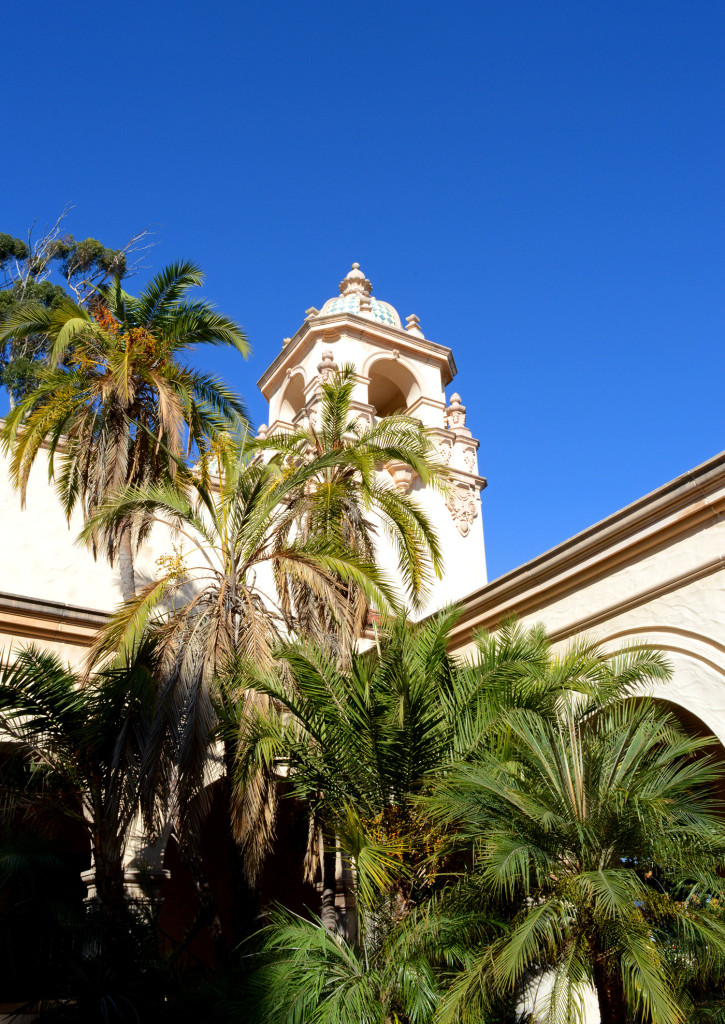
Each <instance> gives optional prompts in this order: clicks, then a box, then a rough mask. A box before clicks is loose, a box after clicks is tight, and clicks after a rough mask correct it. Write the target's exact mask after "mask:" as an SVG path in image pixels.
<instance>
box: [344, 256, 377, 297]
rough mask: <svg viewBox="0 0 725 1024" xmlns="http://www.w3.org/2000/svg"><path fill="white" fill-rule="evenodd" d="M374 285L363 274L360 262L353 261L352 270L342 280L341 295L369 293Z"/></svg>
mask: <svg viewBox="0 0 725 1024" xmlns="http://www.w3.org/2000/svg"><path fill="white" fill-rule="evenodd" d="M372 290H373V286H372V284H371V283H370V281H368V279H367V278H366V277H365V275H364V274H363V272H362V270H361V269H360V264H359V263H353V265H352V270H351V271H350V273H349V274H348V275H347V277H344V278H343V279H342V281H340V294H341V295H369V294H370V293H371V292H372Z"/></svg>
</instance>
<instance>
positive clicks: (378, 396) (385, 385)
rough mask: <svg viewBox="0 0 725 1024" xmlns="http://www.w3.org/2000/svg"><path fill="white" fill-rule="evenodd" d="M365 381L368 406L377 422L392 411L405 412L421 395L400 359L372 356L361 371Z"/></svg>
mask: <svg viewBox="0 0 725 1024" xmlns="http://www.w3.org/2000/svg"><path fill="white" fill-rule="evenodd" d="M364 376H366V377H367V378H368V381H369V383H368V403H369V404H370V405H371V406H373V408H374V409H375V415H376V416H377V417H378V419H383V418H384V417H385V416H390V415H391V413H394V412H405V411H406V410H407V409H409V408H410V407H411V406H412V405H413V404H414V403H415V402H416V401H417V400H418V399H419V398H420V397H421V395H422V394H423V388H422V387H421V384H420V381H419V380H418V377H417V376H416V374H415V373H414V371H413V370H412V369H411V367H410V366H409V365H408V364H407V363H406V362H404V361H403V360H402V359H400V358H397V359H396V358H395V357H392V358H391V357H390V356H388V355H386V354H385V353H378V354H374V355H372V356H371V357H370V359H368V361H367V364H366V366H365V369H364Z"/></svg>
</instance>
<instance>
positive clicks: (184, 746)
mask: <svg viewBox="0 0 725 1024" xmlns="http://www.w3.org/2000/svg"><path fill="white" fill-rule="evenodd" d="M330 461H331V460H330ZM180 469H181V467H180ZM210 470H214V471H215V473H216V474H217V475H216V480H215V482H213V486H212V484H210V482H209V480H210V476H209V473H210ZM319 471H320V467H319V464H318V463H315V464H314V465H312V464H308V463H303V464H302V465H300V466H298V467H297V468H291V469H290V468H289V467H283V466H281V465H280V460H278V459H272V460H270V461H268V462H264V461H262V460H261V459H260V458H259V457H257V455H256V451H255V448H254V447H253V446H250V444H249V442H248V440H247V438H246V437H245V436H244V435H239V436H237V437H232V436H231V435H224V434H221V435H217V437H216V438H215V440H214V441H213V442H212V445H211V448H210V451H209V453H208V455H207V456H205V457H204V458H203V459H202V461H201V465H200V466H199V469H198V472H197V475H196V476H195V477H194V478H193V481H192V482H193V488H191V490H190V491H189V493H185V492H184V491H183V490H181V489H180V488H178V487H176V486H173V485H171V484H159V485H156V486H154V487H146V488H135V487H130V488H127V489H126V490H124V491H121V492H119V493H117V494H116V495H115V497H114V498H113V499H112V500H109V502H108V503H107V504H106V505H104V506H102V507H101V508H100V509H99V511H98V512H97V513H96V514H95V516H93V517H92V518H91V519H90V520H89V521H88V523H87V524H86V527H85V535H86V536H88V535H91V534H92V532H93V531H95V530H97V529H102V530H110V529H112V528H113V526H114V524H115V523H117V522H119V521H126V520H128V519H131V518H134V517H148V519H149V521H154V522H160V523H163V524H165V525H166V526H167V527H168V528H169V529H172V530H173V531H175V532H176V534H177V535H178V536H179V537H180V538H181V540H182V544H183V547H182V548H178V549H177V550H176V551H175V553H174V554H173V555H168V556H166V559H164V557H163V556H162V559H161V561H162V562H164V561H165V568H164V569H163V570H162V571H161V574H160V576H159V578H158V579H157V580H155V581H152V582H151V583H150V584H148V585H147V586H146V587H145V588H144V589H143V590H142V591H141V592H140V593H139V594H138V596H137V597H136V599H135V600H133V601H129V602H127V603H126V604H125V605H124V606H122V607H121V608H120V609H119V611H118V612H117V613H116V615H115V616H113V617H112V619H111V620H110V622H109V624H108V626H107V627H105V628H104V629H103V630H102V631H101V633H100V634H99V638H98V640H97V643H96V644H95V646H94V648H93V649H92V652H91V658H92V660H93V661H94V662H95V663H99V662H103V661H104V660H106V659H109V658H110V659H112V660H113V659H116V662H117V663H118V664H123V663H125V662H126V661H127V660H128V659H129V658H133V656H134V652H135V651H136V649H137V647H138V645H139V644H140V643H141V642H142V639H143V638H144V637H145V638H146V639H147V640H148V642H149V644H150V645H151V646H152V647H153V649H154V651H155V655H154V665H155V671H156V675H157V678H158V679H159V680H160V681H161V682H160V690H159V698H158V704H157V713H156V725H155V729H154V731H153V733H152V735H151V737H150V746H149V751H148V758H149V762H150V763H152V764H155V765H157V766H158V770H159V772H160V773H161V775H160V778H162V781H163V785H164V786H166V785H168V786H171V787H172V788H173V793H174V801H173V805H172V814H173V815H174V816H175V818H176V824H177V828H178V830H179V834H180V836H181V839H182V843H184V844H185V854H186V855H187V858H194V857H195V843H196V837H197V836H198V834H199V829H200V827H201V823H202V821H203V820H204V817H205V815H206V813H207V811H208V806H209V797H210V794H209V790H208V783H209V782H210V778H211V777H210V764H212V755H213V754H214V752H215V750H218V747H217V746H216V744H217V742H218V741H217V738H216V730H217V727H218V724H219V713H220V710H221V708H222V707H223V704H224V702H225V701H228V700H229V699H231V700H232V701H235V700H237V699H238V697H239V695H238V694H231V695H230V694H229V692H228V689H227V691H225V692H224V693H222V689H221V688H220V685H219V681H218V680H219V676H221V675H223V673H224V670H225V669H226V667H227V665H228V663H229V662H230V660H231V659H232V658H233V657H245V658H247V659H249V660H250V661H252V662H253V663H255V664H257V665H262V666H265V667H270V666H271V664H272V660H273V650H274V646H275V644H276V643H277V642H278V641H279V636H280V630H281V629H283V628H284V629H287V630H294V629H295V628H296V621H295V619H294V616H293V615H291V614H290V610H289V609H281V608H280V607H279V605H278V604H277V603H276V602H275V593H274V580H275V578H276V579H277V580H278V581H281V586H283V587H285V586H287V585H288V581H289V580H295V581H303V582H304V585H305V586H306V587H308V588H309V589H310V590H311V591H312V592H313V593H314V594H316V595H317V596H318V597H319V599H320V600H321V601H324V602H325V604H326V606H327V607H328V608H329V609H330V611H331V615H333V616H334V617H336V618H339V619H340V620H341V621H342V620H344V619H345V617H346V616H348V615H349V608H348V604H347V600H346V593H345V588H346V587H347V586H349V585H350V584H354V585H355V586H357V587H359V588H360V589H361V590H363V591H364V592H365V593H366V595H368V597H369V598H370V599H371V600H374V601H375V602H376V603H377V604H378V606H379V607H384V608H390V607H392V606H393V602H394V600H395V595H394V592H393V589H392V586H391V585H390V583H389V581H387V579H386V577H385V575H384V573H382V572H381V571H380V570H379V569H378V568H377V567H376V566H375V565H374V564H373V563H368V562H366V561H365V560H364V559H362V558H360V557H359V556H358V555H357V554H354V553H351V552H348V551H345V550H344V549H341V548H340V547H338V546H337V545H336V544H335V543H333V542H332V541H327V540H321V539H319V538H303V537H299V536H298V537H296V538H295V537H291V536H290V534H291V530H290V524H291V523H293V522H294V521H295V519H296V517H297V515H298V502H297V498H296V495H297V494H298V492H299V490H300V489H304V486H305V483H306V482H309V481H310V480H312V479H313V478H314V475H315V473H317V472H319ZM187 476H188V474H187ZM192 494H193V496H192ZM341 631H342V632H346V631H349V626H342V625H341ZM239 699H241V698H239ZM232 742H233V741H232ZM225 755H226V757H225V760H226V766H227V767H229V766H231V763H232V760H233V745H232V746H230V744H229V743H227V745H226V748H225ZM169 772H171V775H170V774H169ZM164 773H165V774H164ZM200 894H201V895H203V892H202V890H201V888H200Z"/></svg>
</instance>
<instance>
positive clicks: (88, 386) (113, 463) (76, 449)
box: [0, 262, 249, 600]
mask: <svg viewBox="0 0 725 1024" xmlns="http://www.w3.org/2000/svg"><path fill="white" fill-rule="evenodd" d="M202 281H203V276H202V273H201V271H200V270H199V268H198V267H197V266H195V265H194V264H193V263H190V262H180V263H175V264H172V265H170V266H168V267H166V268H165V269H164V270H162V271H160V273H158V274H157V275H156V276H155V277H154V278H153V279H152V280H151V281H150V282H149V284H148V285H147V286H146V287H145V288H144V289H143V291H142V292H141V294H140V295H139V296H138V297H137V298H136V297H133V296H131V295H129V294H127V293H126V292H125V291H124V290H123V289H122V287H121V282H120V278H119V277H116V278H115V280H114V282H113V283H112V284H110V285H102V286H100V287H98V288H97V289H96V290H95V292H94V293H93V295H94V297H93V298H92V299H91V300H90V301H89V302H88V303H86V304H85V305H79V304H78V303H76V302H73V301H72V300H71V299H70V298H69V297H64V298H62V299H60V300H59V301H58V303H57V304H56V305H54V306H51V307H47V306H43V305H40V304H38V303H30V304H28V305H24V306H22V307H21V308H19V309H17V310H16V311H15V312H13V313H12V314H11V315H10V316H9V317H8V318H7V319H6V320H5V322H4V324H3V325H2V328H1V329H0V344H2V343H3V341H5V340H6V339H9V338H14V339H22V338H23V337H26V336H32V335H38V334H44V335H47V336H48V338H49V339H50V342H51V347H50V362H49V365H48V366H47V367H44V368H42V369H40V370H39V371H38V384H37V387H35V388H34V390H32V391H31V392H30V393H29V394H27V395H26V396H25V397H24V398H23V399H22V400H21V401H20V402H19V403H18V404H17V406H16V407H15V408H14V409H13V410H12V411H11V413H10V415H9V416H8V417H7V418H6V420H5V423H4V426H3V428H2V432H1V434H0V438H1V440H2V444H3V446H4V448H5V450H6V451H7V450H9V451H10V452H11V456H12V457H11V475H12V479H13V481H14V483H15V486H16V487H17V488H18V489H19V490H20V493H21V497H22V500H23V502H25V499H26V495H27V486H28V478H29V475H30V471H31V469H32V467H33V465H34V463H35V461H36V459H37V457H38V455H39V453H40V451H41V450H42V449H46V450H47V453H48V463H49V473H50V476H51V478H53V477H55V479H56V487H57V491H58V494H59V497H60V500H61V503H62V506H63V510H64V512H65V514H66V516H67V517H68V518H69V519H70V516H71V514H72V513H73V511H74V509H76V508H81V510H82V512H83V515H84V518H85V519H86V520H88V519H89V518H91V517H92V516H93V513H94V512H95V511H96V510H97V509H98V508H99V507H101V506H102V505H103V504H104V502H105V501H106V500H107V499H108V497H109V496H110V495H111V494H112V493H113V492H114V491H116V490H118V489H120V488H123V487H126V486H129V485H133V486H140V485H142V484H152V483H158V482H159V481H161V480H167V481H168V480H171V479H173V477H174V475H175V472H176V463H175V459H174V457H179V456H181V455H183V454H184V453H185V452H186V453H188V452H189V451H190V450H191V448H193V447H195V446H200V445H201V446H203V444H204V441H205V438H206V437H207V435H209V434H210V433H213V432H214V431H216V430H218V429H220V428H223V427H227V428H228V427H230V426H231V425H233V424H234V423H235V422H237V421H238V420H239V419H240V418H243V417H244V410H243V407H242V404H241V401H240V400H239V398H238V397H237V396H236V395H234V394H233V393H232V392H231V391H230V390H229V389H228V388H227V387H226V386H225V385H224V384H223V383H222V382H221V381H220V380H218V379H217V378H216V377H213V376H211V375H209V374H204V373H200V372H199V371H197V370H194V369H193V368H192V367H190V366H188V365H187V364H185V363H184V362H182V361H181V360H182V357H183V355H184V353H185V352H186V351H187V350H188V348H189V347H190V346H192V345H196V344H200V343H202V344H211V345H228V346H232V347H234V348H236V349H237V350H238V351H239V352H241V353H242V354H243V355H246V354H247V353H248V351H249V345H248V342H247V339H246V337H245V335H244V332H243V331H242V329H241V328H240V327H239V325H238V324H236V323H234V321H232V320H230V319H229V318H228V317H226V316H223V315H222V314H220V313H217V312H215V311H214V309H213V308H212V306H211V305H210V304H209V303H208V302H206V301H205V300H199V299H197V300H194V299H190V298H188V292H189V290H190V289H191V288H193V287H197V286H199V285H201V283H202ZM170 455H171V456H172V457H171V458H170V457H169V456H170ZM148 528H149V524H148V521H147V520H145V519H144V518H143V517H128V518H126V519H123V520H118V521H116V522H115V523H114V525H113V528H112V529H107V530H103V531H102V530H99V529H94V530H92V531H90V532H87V533H86V536H87V539H88V542H89V544H90V545H91V547H92V549H93V552H94V554H96V552H97V550H98V548H99V547H101V546H102V547H103V548H104V549H105V554H106V556H107V557H108V559H109V561H111V563H115V562H116V561H118V563H119V566H120V571H121V590H122V593H123V598H124V600H130V599H131V598H133V597H134V595H135V593H136V581H135V575H134V546H135V545H137V544H138V543H139V542H140V540H141V539H142V538H143V537H144V536H145V535H146V533H147V532H148Z"/></svg>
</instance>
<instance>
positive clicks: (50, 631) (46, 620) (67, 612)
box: [0, 592, 110, 647]
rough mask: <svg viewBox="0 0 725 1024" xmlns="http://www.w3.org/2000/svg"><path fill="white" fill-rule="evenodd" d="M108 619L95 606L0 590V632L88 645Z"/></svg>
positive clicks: (106, 614) (106, 615)
mask: <svg viewBox="0 0 725 1024" xmlns="http://www.w3.org/2000/svg"><path fill="white" fill-rule="evenodd" d="M109 618H110V616H109V614H108V613H107V612H102V611H98V610H97V609H96V608H81V607H79V606H77V605H71V604H63V603H62V602H60V601H43V600H38V599H37V598H31V597H23V596H22V595H20V594H6V593H1V592H0V633H6V634H8V635H10V636H18V637H27V638H28V639H32V640H53V641H55V642H56V643H65V644H74V645H77V646H79V647H90V645H91V644H92V643H93V641H94V640H95V638H96V635H97V633H98V630H99V629H100V628H101V627H102V626H104V625H105V624H106V623H107V622H108V619H109Z"/></svg>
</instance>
